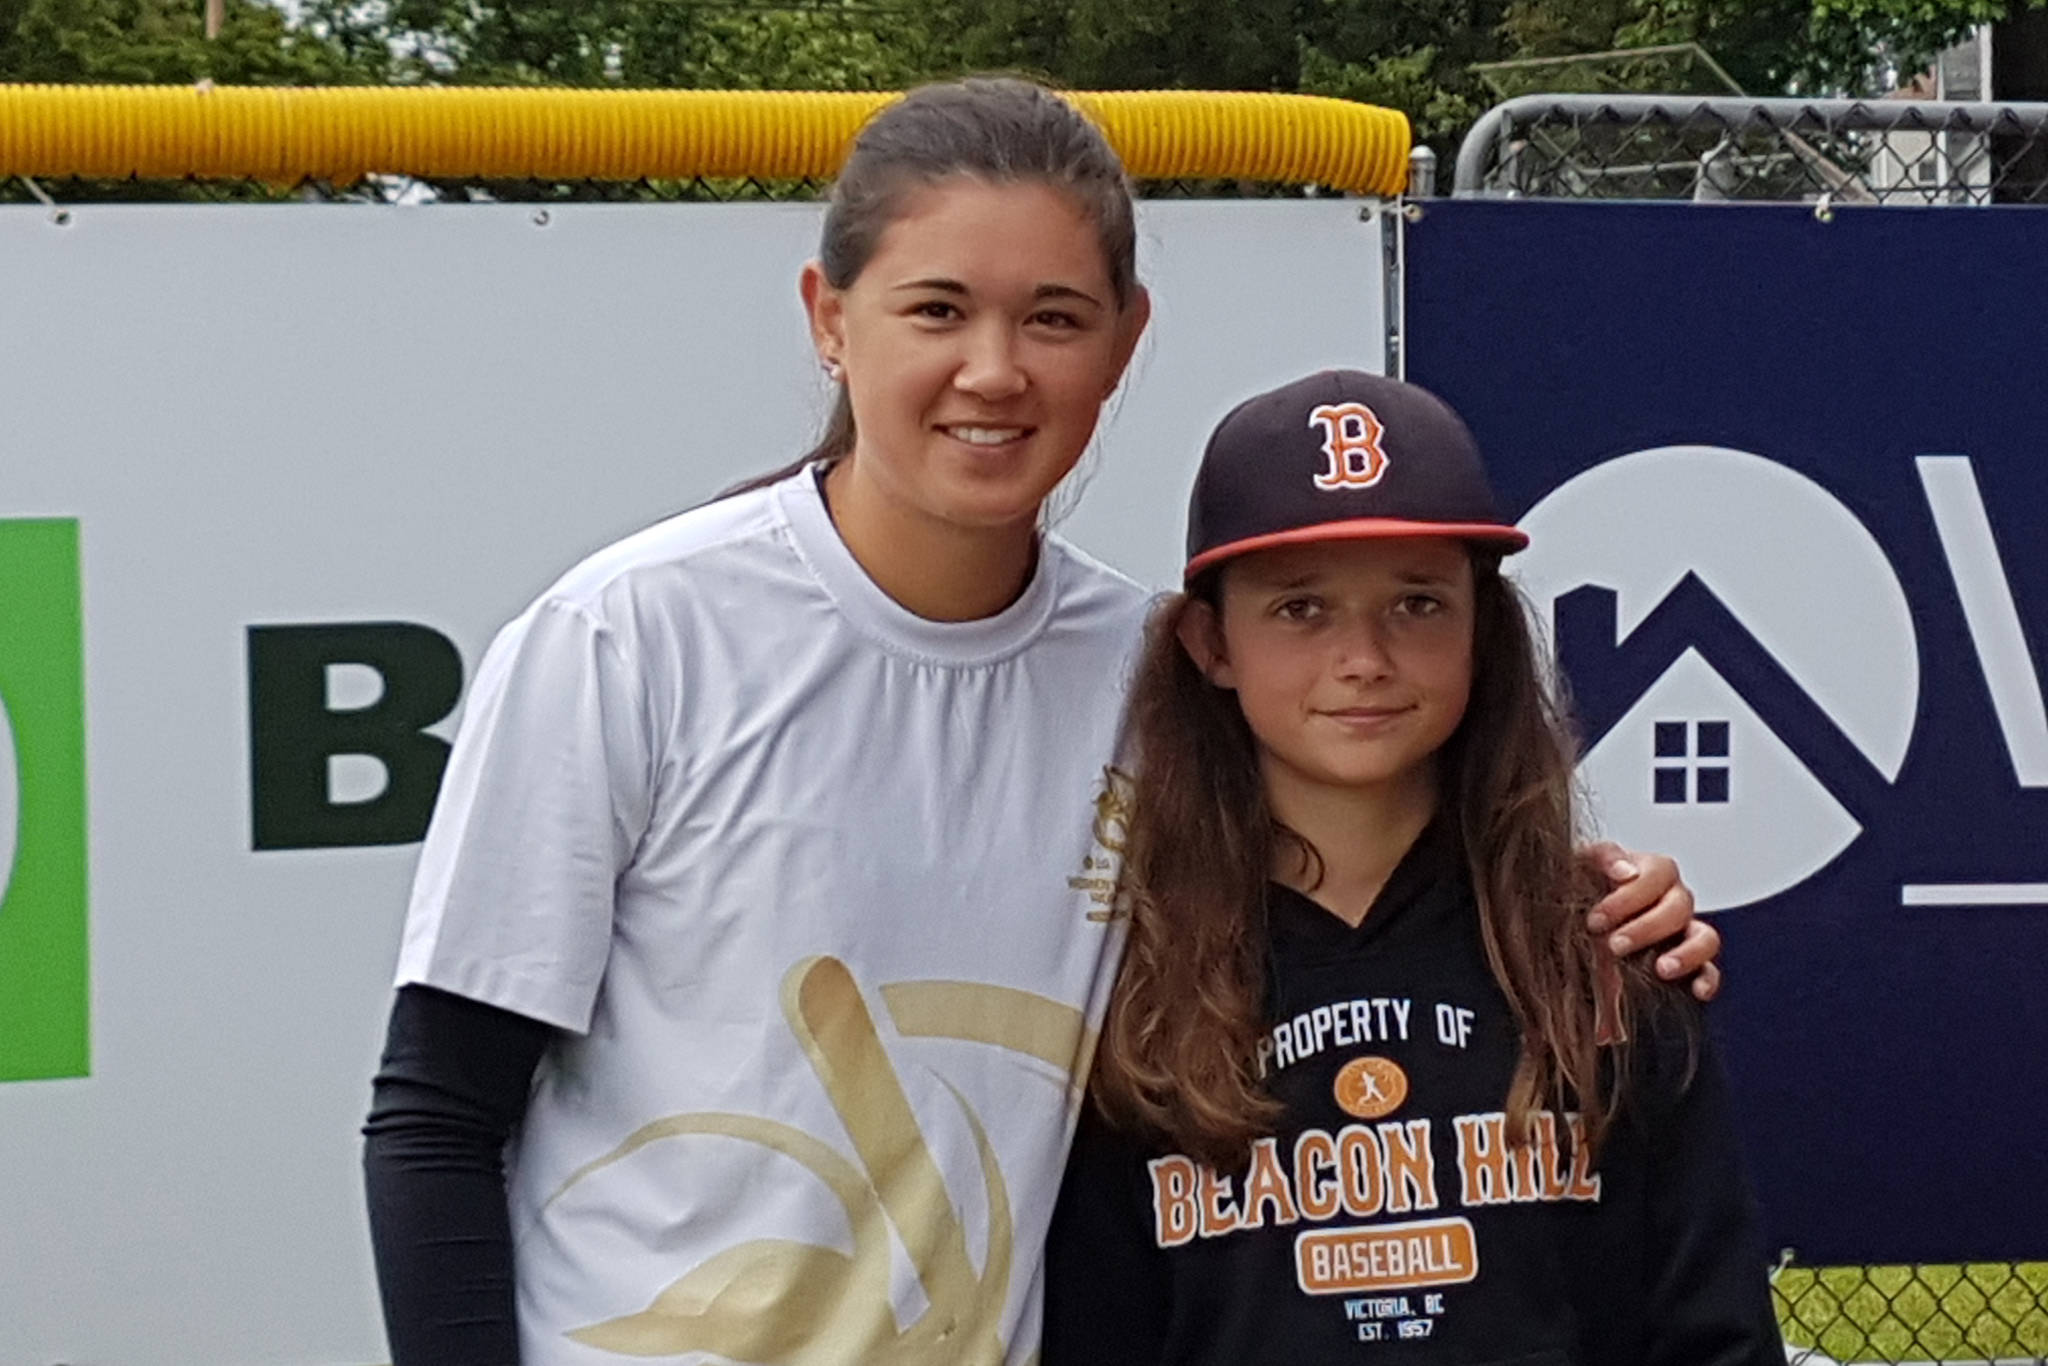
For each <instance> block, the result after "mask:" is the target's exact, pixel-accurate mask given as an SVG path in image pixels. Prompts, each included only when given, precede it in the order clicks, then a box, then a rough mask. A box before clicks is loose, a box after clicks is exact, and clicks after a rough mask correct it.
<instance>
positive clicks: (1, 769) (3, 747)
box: [0, 697, 21, 907]
mask: <svg viewBox="0 0 2048 1366" xmlns="http://www.w3.org/2000/svg"><path fill="white" fill-rule="evenodd" d="M20 825H21V780H20V778H19V777H18V776H17V774H16V772H15V763H14V727H13V725H11V724H10V723H9V721H8V719H7V699H6V698H4V697H0V907H5V906H6V905H7V884H8V883H9V882H10V881H12V880H13V878H14V846H15V842H16V832H17V830H18V829H19V828H20Z"/></svg>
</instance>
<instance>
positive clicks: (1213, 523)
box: [1184, 370, 1529, 579]
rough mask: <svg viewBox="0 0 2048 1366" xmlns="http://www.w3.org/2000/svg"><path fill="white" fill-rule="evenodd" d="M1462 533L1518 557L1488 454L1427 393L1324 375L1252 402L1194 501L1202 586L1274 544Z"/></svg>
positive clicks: (1225, 437)
mask: <svg viewBox="0 0 2048 1366" xmlns="http://www.w3.org/2000/svg"><path fill="white" fill-rule="evenodd" d="M1393 536H1455V537H1457V538H1459V539H1460V540H1466V541H1473V542H1477V543H1479V544H1482V545H1487V546H1492V547H1494V548H1496V549H1498V550H1500V551H1501V552H1502V553H1512V552H1514V551H1517V550H1520V549H1522V548H1523V547H1524V546H1526V545H1528V544H1529V538H1528V536H1526V535H1524V534H1523V533H1522V532H1520V531H1518V530H1516V529H1515V527H1514V526H1513V525H1512V524H1511V523H1509V522H1507V521H1504V520H1503V519H1502V518H1501V515H1500V511H1499V507H1498V505H1497V504H1496V503H1495V502H1494V498H1493V490H1492V488H1491V487H1489V486H1488V484H1487V482H1486V468H1485V466H1483V465H1482V464H1481V463H1480V461H1479V446H1478V443H1476V442H1474V441H1473V439H1472V433H1471V432H1469V431H1467V430H1466V429H1465V424H1464V423H1463V422H1462V421H1460V420H1459V418H1458V415H1457V414H1456V413H1454V412H1452V411H1451V410H1450V408H1449V407H1448V406H1447V405H1446V404H1445V403H1444V401H1443V400H1442V399H1440V398H1438V397H1437V396H1436V395H1434V394H1432V393H1430V392H1429V391H1428V390H1426V389H1421V388H1418V387H1417V386H1415V385H1413V384H1407V383H1404V382H1402V381H1401V380H1397V379H1388V378H1387V377H1385V376H1384V375H1369V374H1366V373H1365V372H1364V371H1362V370H1324V371H1321V372H1320V373H1318V374H1313V375H1310V376H1309V377H1308V378H1306V379H1298V380H1296V381H1294V382H1293V383H1292V384H1286V385H1282V386H1281V387H1280V388H1278V389H1274V390H1272V391H1271V392H1269V393H1264V394H1259V395H1257V396H1255V397H1252V398H1248V399H1246V400H1245V401H1244V402H1242V403H1240V404H1238V405H1237V407H1235V408H1233V409H1231V410H1230V413H1229V415H1228V416H1226V417H1225V418H1224V419H1223V421H1221V422H1220V423H1218V424H1217V425H1216V430H1215V431H1214V432H1213V433H1211V434H1210V436H1209V445H1208V449H1206V450H1205V451H1204V452H1203V453H1202V468H1201V471H1200V473H1198V474H1197V475H1196V476H1195V491H1194V495H1193V496H1192V497H1191V498H1190V499H1189V500H1188V564H1187V570H1186V573H1185V576H1184V577H1186V578H1188V579H1192V578H1194V576H1195V575H1197V574H1199V573H1201V572H1202V571H1203V570H1204V569H1207V568H1209V567H1210V566H1211V565H1215V564H1219V563H1221V562H1222V561H1224V560H1227V559H1230V558H1231V557H1233V556H1236V555H1244V554H1249V553H1250V552H1251V551H1254V550H1264V549H1266V548H1268V547H1269V546H1278V545H1299V544H1301V543H1302V542H1305V541H1347V540H1369V539H1373V538H1378V537H1393Z"/></svg>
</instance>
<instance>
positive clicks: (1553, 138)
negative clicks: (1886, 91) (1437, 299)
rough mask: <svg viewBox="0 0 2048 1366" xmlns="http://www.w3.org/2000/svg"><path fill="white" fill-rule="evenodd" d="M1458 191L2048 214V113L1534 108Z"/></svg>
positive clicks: (1695, 102)
mask: <svg viewBox="0 0 2048 1366" xmlns="http://www.w3.org/2000/svg"><path fill="white" fill-rule="evenodd" d="M1455 184H1456V192H1457V193H1459V194H1461V195H1508V196H1515V195H1519V196H1528V197H1532V198H1544V199H1691V200H1722V199H1735V200H1760V201H1780V202H1784V201H1791V202H1801V201H1807V202H1813V201H1827V202H1830V203H1845V204H1846V203H1856V204H1908V205H1926V204H2034V205H2048V104H1974V103H1958V102H1951V101H1939V100H1919V99H1903V98H1902V99H1887V100H1790V99H1746V98H1736V97H1709V98H1696V97H1690V96H1685V97H1680V96H1660V95H1627V96H1613V95H1529V96H1523V97H1522V98H1519V99H1514V100H1510V101H1508V102H1507V103H1505V104H1502V105H1499V106H1496V107H1495V108H1494V109H1493V110H1492V111H1490V112H1489V113H1488V114H1487V115H1486V116H1485V117H1484V118H1482V119H1480V121H1479V122H1478V123H1477V124H1476V125H1474V126H1473V129H1472V131H1471V132H1470V133H1469V134H1467V135H1466V138H1465V141H1464V144H1463V146H1462V147H1461V148H1460V150H1459V153H1458V165H1457V175H1456V182H1455Z"/></svg>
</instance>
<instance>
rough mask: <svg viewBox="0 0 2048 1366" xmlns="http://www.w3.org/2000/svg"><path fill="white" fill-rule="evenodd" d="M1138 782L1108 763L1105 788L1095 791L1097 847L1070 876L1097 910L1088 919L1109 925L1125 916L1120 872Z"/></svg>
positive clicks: (1104, 781) (1104, 771) (1072, 884)
mask: <svg viewBox="0 0 2048 1366" xmlns="http://www.w3.org/2000/svg"><path fill="white" fill-rule="evenodd" d="M1136 792H1137V784H1136V783H1135V781H1133V779H1132V778H1131V775H1130V774H1128V773H1126V772H1124V771H1123V770H1122V769H1120V768H1118V767H1116V766H1115V765H1114V764H1110V765H1106V766H1105V767H1104V768H1103V770H1102V787H1101V789H1100V790H1099V791H1098V792H1097V793H1096V794H1095V846H1094V848H1092V849H1091V850H1089V852H1088V855H1087V857H1086V858H1084V859H1083V860H1082V861H1081V871H1080V873H1079V874H1077V875H1076V876H1074V877H1070V878H1068V879H1067V886H1069V887H1071V888H1073V889H1074V890H1075V891H1077V892H1086V893H1087V894H1088V899H1089V900H1090V901H1092V902H1094V903H1095V906H1096V909H1095V910H1092V911H1090V912H1088V918H1089V919H1090V920H1093V921H1095V922H1096V923H1098V924H1106V923H1108V922H1109V921H1112V920H1115V919H1117V918H1119V917H1120V916H1121V915H1123V913H1124V912H1123V909H1122V908H1121V907H1120V906H1118V904H1117V875H1118V874H1119V873H1120V872H1122V871H1123V866H1124V847H1125V845H1127V844H1128V843H1129V842H1130V836H1131V808H1132V799H1133V797H1134V796H1135V795H1136Z"/></svg>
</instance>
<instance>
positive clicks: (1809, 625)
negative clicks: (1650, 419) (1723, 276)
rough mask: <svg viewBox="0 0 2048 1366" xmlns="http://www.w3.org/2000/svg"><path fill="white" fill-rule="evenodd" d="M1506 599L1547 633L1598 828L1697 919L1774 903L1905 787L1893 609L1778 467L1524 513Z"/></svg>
mask: <svg viewBox="0 0 2048 1366" xmlns="http://www.w3.org/2000/svg"><path fill="white" fill-rule="evenodd" d="M1522 529H1523V530H1525V531H1527V532H1528V533H1529V535H1530V538H1531V545H1530V549H1529V550H1528V551H1527V553H1525V554H1524V555H1521V556H1518V557H1517V560H1518V563H1517V564H1516V565H1515V569H1516V572H1517V577H1518V578H1519V579H1520V581H1521V583H1522V586H1523V588H1524V589H1525V590H1526V591H1527V593H1528V595H1529V597H1530V599H1531V601H1532V602H1533V603H1534V604H1535V606H1536V609H1537V612H1538V615H1539V616H1540V617H1541V618H1542V620H1543V622H1544V623H1545V624H1546V625H1547V626H1549V627H1550V628H1551V629H1553V630H1554V632H1555V636H1554V640H1555V645H1556V648H1557V652H1558V658H1559V662H1560V663H1561V664H1562V665H1563V667H1564V670H1565V672H1566V673H1567V674H1568V675H1569V677H1570V679H1571V688H1572V700H1573V703H1574V705H1575V708H1576V710H1577V712H1578V715H1579V720H1580V724H1581V726H1582V727H1583V729H1584V732H1585V739H1586V745H1587V752H1586V756H1585V759H1584V761H1583V763H1582V766H1581V775H1582V776H1583V777H1584V779H1585V780H1586V783H1587V786H1588V788H1589V789H1590V791H1591V793H1592V797H1593V802H1594V808H1595V815H1596V817H1597V818H1598V819H1599V821H1600V822H1601V824H1602V825H1603V827H1604V828H1605V829H1606V830H1607V831H1608V832H1610V833H1611V834H1612V835H1613V836H1614V837H1615V838H1616V839H1619V840H1620V841H1622V842H1623V843H1624V844H1630V845H1633V846H1635V847H1637V848H1646V849H1661V850H1668V851H1670V852H1671V853H1673V854H1675V855H1676V856H1677V857H1678V859H1679V862H1680V863H1681V865H1682V866H1683V867H1684V868H1685V871H1686V878H1687V880H1688V881H1689V882H1690V883H1691V884H1692V885H1693V888H1694V890H1695V891H1696V892H1697V893H1698V895H1699V899H1700V904H1701V907H1702V909H1705V910H1722V909H1726V908H1728V907H1731V906H1742V905H1746V904H1748V903H1750V902H1754V901H1759V900H1762V899H1763V898H1765V897H1769V896H1773V895H1776V894H1777V893H1780V892H1783V891H1787V890H1789V889H1791V888H1793V887H1796V886H1798V885H1799V884H1800V883H1801V882H1804V881H1805V880H1806V879H1807V878H1808V877H1811V876H1812V875H1813V874H1814V873H1816V872H1818V871H1819V870H1820V869H1821V868H1822V867H1824V866H1825V865H1826V864H1827V863H1828V862H1829V861H1830V860H1832V859H1833V858H1835V856H1836V855H1838V854H1840V853H1841V852H1842V851H1843V850H1844V849H1846V848H1847V847H1848V846H1849V844H1850V843H1851V842H1852V841H1853V840H1854V839H1855V838H1856V836H1857V835H1858V834H1859V833H1860V832H1861V830H1862V828H1863V821H1864V820H1865V819H1867V818H1868V815H1869V813H1870V812H1871V810H1872V809H1873V807H1874V805H1875V803H1877V802H1879V801H1881V800H1882V799H1883V797H1884V794H1885V793H1886V792H1887V791H1888V790H1889V788H1890V785H1891V784H1892V783H1893V782H1894V781H1895V780H1896V779H1897V778H1898V775H1899V770H1900V767H1901V765H1902V764H1903V763H1904V762H1905V758H1906V750H1907V747H1908V745H1909V743H1910V742H1911V740H1912V736H1913V721H1914V717H1915V715H1916V714H1917V712H1918V708H1919V697H1920V664H1919V651H1918V649H1917V646H1916V643H1915V639H1914V634H1913V622H1912V617H1911V614H1910V612H1909V611H1908V608H1907V604H1906V595H1905V592H1904V590H1903V589H1902V588H1901V587H1900V584H1899V580H1898V576H1897V575H1896V574H1895V573H1894V572H1893V570H1892V567H1891V564H1890V562H1889V561H1888V560H1887V559H1886V558H1885V555H1884V552H1883V551H1882V550H1881V549H1880V548H1879V546H1878V544H1877V541H1876V540H1875V539H1874V538H1873V537H1872V536H1871V534H1870V533H1869V531H1867V530H1866V529H1865V528H1864V526H1863V524H1862V523H1861V522H1859V521H1857V519H1856V517H1855V516H1854V515H1853V514H1852V513H1851V512H1850V511H1849V510H1848V509H1847V508H1845V507H1843V506H1842V504H1841V503H1839V502H1837V501H1836V500H1835V498H1834V497H1833V496H1832V495H1830V494H1829V493H1828V492H1827V491H1826V490H1824V489H1823V488H1821V487H1820V485H1818V484H1816V483H1814V482H1813V481H1812V480H1810V479H1807V478H1806V477H1805V476H1803V475H1800V474H1797V473H1794V472H1793V471H1791V470H1789V469H1786V468H1785V467H1784V466H1782V465H1778V464H1775V463H1773V462H1771V461H1769V460H1765V459H1763V458H1761V457H1759V456H1755V455H1750V454H1747V453H1745V452H1742V451H1735V450H1726V449H1722V448H1719V447H1714V446H1667V447H1662V448H1659V449H1656V450H1648V451H1639V452H1636V453H1635V454H1632V455H1627V456H1623V457H1621V458H1619V459H1616V460H1611V461H1608V462H1607V463H1606V464H1603V465H1600V466H1597V467H1595V468H1593V469H1590V470H1587V471H1586V472H1585V473H1583V474H1580V475H1578V476H1577V477H1576V478H1573V479H1571V480H1570V481H1568V482H1567V483H1565V484H1563V485H1561V486H1559V487H1558V488H1557V489H1555V490H1554V491H1553V492H1552V493H1551V494H1550V495H1549V496H1548V497H1546V498H1545V499H1543V501H1542V502H1540V503H1538V504H1537V505H1536V506H1535V507H1534V508H1532V509H1531V510H1530V512H1529V515H1528V516H1527V517H1525V518H1524V519H1523V521H1522Z"/></svg>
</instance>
